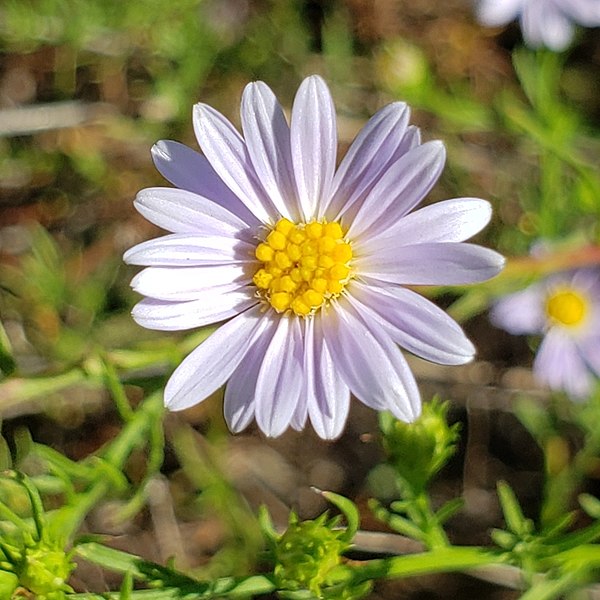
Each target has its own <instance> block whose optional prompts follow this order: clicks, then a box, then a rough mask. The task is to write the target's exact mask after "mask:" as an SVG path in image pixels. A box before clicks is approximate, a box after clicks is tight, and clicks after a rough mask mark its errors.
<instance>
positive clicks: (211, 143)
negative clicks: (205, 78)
mask: <svg viewBox="0 0 600 600" xmlns="http://www.w3.org/2000/svg"><path fill="white" fill-rule="evenodd" d="M193 120H194V131H195V132H196V137H197V138H198V143H199V144H200V147H201V148H202V151H203V152H204V154H205V156H206V158H207V159H208V160H209V162H210V164H211V165H212V167H213V169H214V170H215V171H216V172H217V174H218V175H219V177H220V178H221V179H222V180H223V181H224V182H225V184H226V185H227V186H228V187H229V189H230V190H231V191H232V192H233V193H234V194H235V195H236V196H237V197H238V198H239V199H240V200H241V201H242V202H243V203H244V204H245V205H246V206H247V207H248V209H249V210H250V211H251V212H252V213H253V214H254V215H256V217H257V218H258V219H260V220H261V221H262V222H263V223H269V222H275V220H276V218H277V213H276V211H275V208H274V207H273V205H272V204H271V202H270V200H269V198H268V196H267V194H266V192H265V191H264V189H263V188H262V186H261V184H260V182H259V181H258V179H257V177H256V173H255V171H254V167H253V165H252V161H251V160H250V156H249V154H248V149H247V148H246V144H245V143H244V140H243V139H242V136H241V135H240V134H239V133H238V132H237V131H236V129H235V127H234V126H233V125H232V124H231V123H230V122H229V121H228V120H227V119H226V118H225V117H224V116H223V115H222V114H220V113H219V112H217V111H216V110H215V109H214V108H211V107H210V106H207V105H206V104H196V106H194V119H193Z"/></svg>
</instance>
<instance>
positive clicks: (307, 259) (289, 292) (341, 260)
mask: <svg viewBox="0 0 600 600" xmlns="http://www.w3.org/2000/svg"><path fill="white" fill-rule="evenodd" d="M255 256H256V258H257V259H258V260H259V261H261V262H262V263H263V265H262V266H261V267H260V269H258V271H256V273H255V274H254V278H253V281H254V284H255V285H256V287H257V288H258V289H259V293H260V295H261V296H262V297H263V298H264V299H265V300H267V302H269V304H270V305H271V306H272V307H273V308H274V309H275V310H276V311H277V312H280V313H281V312H285V311H286V310H291V311H293V312H294V313H295V314H297V315H300V316H306V315H309V314H314V312H315V311H316V310H317V309H318V308H319V307H320V306H322V305H323V304H324V303H325V302H326V301H327V300H329V299H331V298H334V297H336V296H338V295H339V294H341V292H342V290H343V289H344V287H345V286H346V284H347V283H348V280H349V278H350V273H351V270H350V261H351V260H352V248H351V246H350V244H349V243H348V242H346V241H344V232H343V230H342V227H341V226H340V224H339V223H335V222H332V223H326V222H325V221H312V222H311V223H297V224H294V223H292V222H291V221H288V219H280V220H279V221H278V222H277V224H276V225H275V227H274V228H273V229H272V230H271V231H270V232H269V234H268V235H267V237H266V239H265V241H264V242H261V243H260V244H258V246H257V247H256V251H255Z"/></svg>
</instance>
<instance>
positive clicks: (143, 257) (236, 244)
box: [123, 233, 255, 267]
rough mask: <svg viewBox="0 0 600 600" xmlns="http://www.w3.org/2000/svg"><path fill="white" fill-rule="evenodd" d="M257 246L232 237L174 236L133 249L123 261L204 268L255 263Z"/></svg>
mask: <svg viewBox="0 0 600 600" xmlns="http://www.w3.org/2000/svg"><path fill="white" fill-rule="evenodd" d="M254 249H255V246H254V245H252V244H248V243H247V242H243V241H241V240H236V239H235V238H232V237H216V236H212V237H208V236H199V235H193V234H192V235H190V234H179V233H174V234H172V235H165V236H163V237H161V238H158V239H155V240H148V241H147V242H142V243H141V244H138V245H137V246H134V247H133V248H130V249H129V250H128V251H127V252H125V254H124V255H123V260H124V261H125V262H126V263H127V264H130V265H144V266H162V267H168V266H179V267H184V266H190V267H192V266H201V265H218V264H231V263H233V262H255V258H254Z"/></svg>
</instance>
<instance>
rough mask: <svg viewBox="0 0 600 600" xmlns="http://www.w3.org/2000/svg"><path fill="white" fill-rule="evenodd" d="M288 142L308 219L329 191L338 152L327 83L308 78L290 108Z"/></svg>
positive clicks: (317, 77) (315, 77) (326, 197)
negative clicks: (289, 142)
mask: <svg viewBox="0 0 600 600" xmlns="http://www.w3.org/2000/svg"><path fill="white" fill-rule="evenodd" d="M291 144H292V158H293V164H294V173H295V176H296V187H297V190H298V200H299V202H300V206H301V209H302V213H303V216H304V218H305V219H306V220H310V219H311V218H314V217H315V216H316V210H317V207H318V206H319V205H320V204H321V203H323V204H325V203H326V202H327V201H328V199H329V195H330V193H331V183H332V180H333V174H334V171H335V159H336V153H337V131H336V116H335V108H334V106H333V100H332V98H331V94H330V93H329V89H328V88H327V84H326V83H325V82H324V81H323V80H322V79H321V78H320V77H319V76H317V75H312V76H311V77H307V78H306V79H305V80H304V81H303V82H302V84H301V85H300V87H299V88H298V92H297V93H296V97H295V99H294V105H293V107H292V123H291Z"/></svg>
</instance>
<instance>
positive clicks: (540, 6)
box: [478, 0, 600, 51]
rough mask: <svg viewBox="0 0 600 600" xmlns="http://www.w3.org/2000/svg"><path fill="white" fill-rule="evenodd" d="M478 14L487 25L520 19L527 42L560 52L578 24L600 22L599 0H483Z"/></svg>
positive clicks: (504, 23) (596, 23) (586, 24)
mask: <svg viewBox="0 0 600 600" xmlns="http://www.w3.org/2000/svg"><path fill="white" fill-rule="evenodd" d="M478 17H479V20H480V22H481V23H483V24H484V25H487V26H488V27H498V26H501V25H506V24H507V23H509V22H510V21H513V20H514V19H517V18H518V19H519V21H520V24H521V30H522V32H523V37H524V38H525V42H526V43H527V44H528V45H530V46H533V47H538V46H546V47H547V48H550V49H551V50H555V51H560V50H564V49H565V48H566V47H567V46H568V45H569V44H570V42H571V40H572V39H573V33H574V24H575V23H579V24H580V25H584V26H585V27H597V26H598V25H600V0H481V1H480V3H479V6H478Z"/></svg>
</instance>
